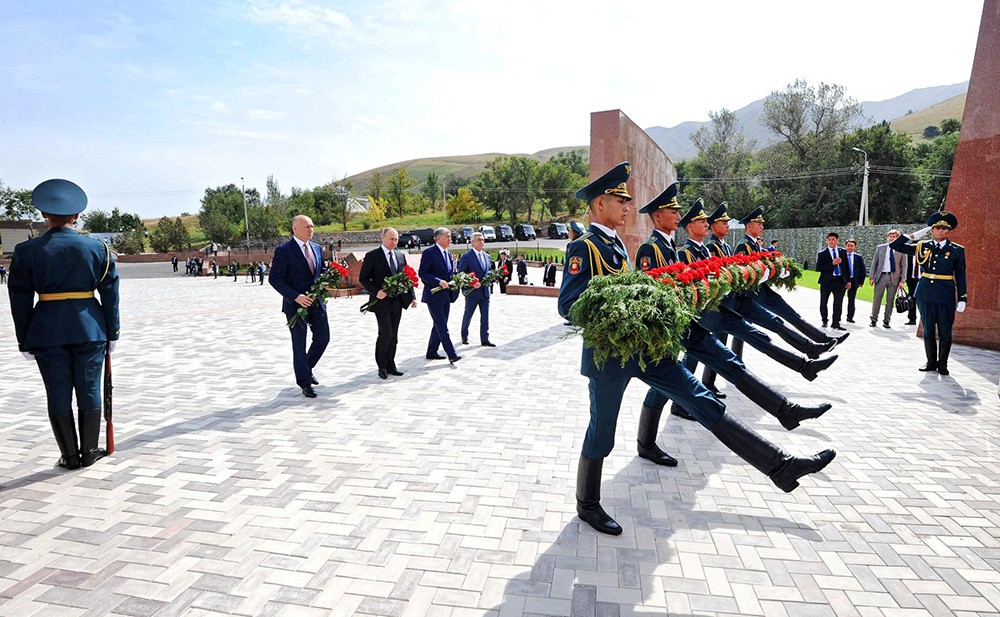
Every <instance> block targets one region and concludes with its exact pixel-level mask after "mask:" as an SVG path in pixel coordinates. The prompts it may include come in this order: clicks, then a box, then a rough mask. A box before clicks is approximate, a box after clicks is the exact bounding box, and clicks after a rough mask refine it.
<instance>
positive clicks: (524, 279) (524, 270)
mask: <svg viewBox="0 0 1000 617" xmlns="http://www.w3.org/2000/svg"><path fill="white" fill-rule="evenodd" d="M517 283H518V285H527V284H528V262H526V261H524V255H518V256H517Z"/></svg>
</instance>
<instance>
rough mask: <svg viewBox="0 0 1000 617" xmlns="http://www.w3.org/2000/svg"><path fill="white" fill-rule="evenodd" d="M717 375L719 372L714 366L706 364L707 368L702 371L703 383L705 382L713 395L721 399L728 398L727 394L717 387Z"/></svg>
mask: <svg viewBox="0 0 1000 617" xmlns="http://www.w3.org/2000/svg"><path fill="white" fill-rule="evenodd" d="M716 376H718V373H716V372H715V370H714V369H713V368H712V367H710V366H706V367H705V370H704V371H702V373H701V383H703V384H705V387H706V388H708V391H709V392H711V393H712V396H714V397H715V398H717V399H719V400H720V401H721V400H722V399H724V398H726V395H725V393H723V392H722V391H720V390H719V389H718V388H716V387H715V378H716Z"/></svg>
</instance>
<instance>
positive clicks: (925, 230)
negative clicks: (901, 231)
mask: <svg viewBox="0 0 1000 617" xmlns="http://www.w3.org/2000/svg"><path fill="white" fill-rule="evenodd" d="M930 231H931V228H930V227H924V228H923V229H918V230H917V231H915V232H913V233H912V234H906V237H907V238H909V239H910V240H919V239H920V238H923V237H924V236H926V235H927V234H929V233H930Z"/></svg>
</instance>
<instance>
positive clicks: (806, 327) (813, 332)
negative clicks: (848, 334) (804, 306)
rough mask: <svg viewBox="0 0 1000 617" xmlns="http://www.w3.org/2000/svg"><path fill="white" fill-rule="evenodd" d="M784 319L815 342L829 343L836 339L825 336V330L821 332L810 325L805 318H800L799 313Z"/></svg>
mask: <svg viewBox="0 0 1000 617" xmlns="http://www.w3.org/2000/svg"><path fill="white" fill-rule="evenodd" d="M782 319H784V318H782ZM785 321H787V322H788V323H789V324H790V325H791V326H792V327H793V328H795V329H796V330H798V331H799V332H801V333H802V334H805V335H806V336H808V337H809V338H811V339H812V340H814V341H815V342H817V343H829V342H830V341H835V340H836V339H833V338H831V337H829V336H827V335H826V332H823V331H822V330H820V329H819V328H817V327H816V326H814V325H812V324H811V323H809V322H808V321H806V320H805V319H802V316H801V315H797V314H796V315H793V316H791V318H789V319H785Z"/></svg>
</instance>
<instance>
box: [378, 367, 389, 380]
mask: <svg viewBox="0 0 1000 617" xmlns="http://www.w3.org/2000/svg"><path fill="white" fill-rule="evenodd" d="M378 378H379V379H389V371H387V370H385V369H384V368H380V369H379V370H378Z"/></svg>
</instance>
